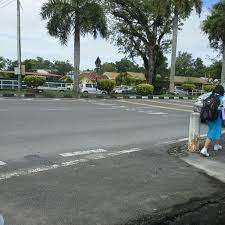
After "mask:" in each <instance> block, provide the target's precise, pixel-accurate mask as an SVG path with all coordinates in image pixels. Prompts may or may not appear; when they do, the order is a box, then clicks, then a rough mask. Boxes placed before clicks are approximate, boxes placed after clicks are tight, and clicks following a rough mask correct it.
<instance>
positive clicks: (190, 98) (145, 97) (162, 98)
mask: <svg viewBox="0 0 225 225" xmlns="http://www.w3.org/2000/svg"><path fill="white" fill-rule="evenodd" d="M0 97H3V98H4V97H6V98H31V97H32V98H41V99H44V98H47V97H37V96H30V95H25V96H16V95H15V94H10V95H8V94H6V95H0ZM54 98H59V97H53V98H52V99H54ZM79 98H86V99H90V98H91V99H156V100H158V99H160V100H181V99H183V100H194V99H195V98H194V97H177V96H174V97H172V96H170V97H168V96H153V95H151V96H140V95H133V96H132V95H131V96H126V95H124V96H108V97H107V96H102V97H101V98H100V97H99V96H85V97H84V96H80V97H79ZM60 99H67V98H63V97H60ZM69 99H74V98H69Z"/></svg>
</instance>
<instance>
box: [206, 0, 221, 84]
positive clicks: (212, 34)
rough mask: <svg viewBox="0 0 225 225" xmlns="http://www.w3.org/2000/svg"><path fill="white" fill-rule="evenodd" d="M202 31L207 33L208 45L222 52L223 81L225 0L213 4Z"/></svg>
mask: <svg viewBox="0 0 225 225" xmlns="http://www.w3.org/2000/svg"><path fill="white" fill-rule="evenodd" d="M202 29H203V31H204V32H205V33H206V34H208V37H209V42H210V46H211V47H212V48H214V49H216V50H220V52H221V53H222V54H223V65H222V72H221V83H223V82H225V0H221V1H220V2H219V3H217V4H216V5H214V7H213V8H212V10H211V13H210V15H209V16H208V17H207V18H206V20H205V21H204V22H203V27H202Z"/></svg>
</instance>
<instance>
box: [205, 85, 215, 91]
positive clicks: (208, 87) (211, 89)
mask: <svg viewBox="0 0 225 225" xmlns="http://www.w3.org/2000/svg"><path fill="white" fill-rule="evenodd" d="M214 88H215V86H214V85H212V84H208V85H204V87H203V89H204V91H205V92H211V91H213V89H214Z"/></svg>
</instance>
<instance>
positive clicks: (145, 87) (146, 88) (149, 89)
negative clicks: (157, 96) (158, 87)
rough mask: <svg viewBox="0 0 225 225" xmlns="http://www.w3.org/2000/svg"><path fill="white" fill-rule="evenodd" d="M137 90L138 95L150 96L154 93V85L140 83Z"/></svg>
mask: <svg viewBox="0 0 225 225" xmlns="http://www.w3.org/2000/svg"><path fill="white" fill-rule="evenodd" d="M136 90H137V94H138V95H142V96H148V95H152V94H153V91H154V86H153V85H151V84H139V85H137V87H136Z"/></svg>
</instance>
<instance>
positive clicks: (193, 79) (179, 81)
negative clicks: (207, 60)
mask: <svg viewBox="0 0 225 225" xmlns="http://www.w3.org/2000/svg"><path fill="white" fill-rule="evenodd" d="M174 82H175V83H177V84H183V83H188V82H191V83H194V84H208V81H207V80H206V79H204V78H198V77H181V76H175V77H174Z"/></svg>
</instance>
